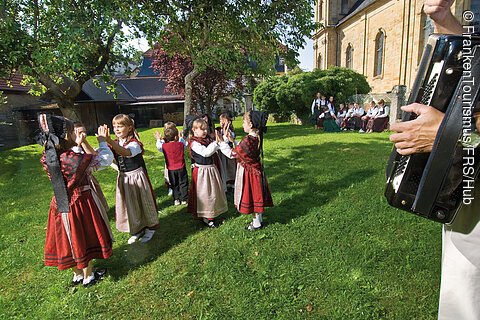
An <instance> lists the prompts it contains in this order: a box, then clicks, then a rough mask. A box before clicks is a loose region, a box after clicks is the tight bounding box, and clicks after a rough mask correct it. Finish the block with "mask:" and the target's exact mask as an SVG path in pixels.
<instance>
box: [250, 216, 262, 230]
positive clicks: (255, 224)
mask: <svg viewBox="0 0 480 320" xmlns="http://www.w3.org/2000/svg"><path fill="white" fill-rule="evenodd" d="M252 223H253V227H254V228H259V227H261V226H262V214H261V213H254V214H253V222H252Z"/></svg>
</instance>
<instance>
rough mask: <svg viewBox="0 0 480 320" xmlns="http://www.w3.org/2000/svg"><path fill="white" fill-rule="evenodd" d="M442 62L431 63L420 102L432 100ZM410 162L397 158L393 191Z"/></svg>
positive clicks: (400, 182)
mask: <svg viewBox="0 0 480 320" xmlns="http://www.w3.org/2000/svg"><path fill="white" fill-rule="evenodd" d="M443 65H444V62H443V61H441V62H437V63H435V64H433V66H432V70H431V72H430V77H429V79H428V81H425V83H426V84H425V86H424V88H423V93H422V97H421V99H420V103H421V104H425V105H429V104H430V102H431V101H432V97H433V93H434V92H435V89H436V87H437V83H438V78H439V75H440V73H441V72H442V68H443ZM412 116H413V117H412V118H411V119H410V120H413V119H414V118H415V117H416V115H412ZM409 162H410V156H401V157H400V158H399V159H398V163H397V167H396V168H395V172H394V174H393V179H392V187H393V190H394V191H395V192H398V190H399V189H400V186H401V184H402V180H403V177H404V174H405V170H406V168H407V166H408V163H409Z"/></svg>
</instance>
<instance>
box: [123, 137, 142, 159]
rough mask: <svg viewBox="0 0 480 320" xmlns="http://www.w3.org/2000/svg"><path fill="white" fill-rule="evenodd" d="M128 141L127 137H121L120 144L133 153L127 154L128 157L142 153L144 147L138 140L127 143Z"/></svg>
mask: <svg viewBox="0 0 480 320" xmlns="http://www.w3.org/2000/svg"><path fill="white" fill-rule="evenodd" d="M126 141H127V139H119V140H118V144H119V145H120V146H121V147H123V148H125V149H128V150H130V152H131V153H132V154H131V155H129V156H127V158H133V157H135V156H136V155H138V154H140V153H142V147H140V145H139V144H138V142H135V141H132V142H130V143H129V144H127V145H125V142H126Z"/></svg>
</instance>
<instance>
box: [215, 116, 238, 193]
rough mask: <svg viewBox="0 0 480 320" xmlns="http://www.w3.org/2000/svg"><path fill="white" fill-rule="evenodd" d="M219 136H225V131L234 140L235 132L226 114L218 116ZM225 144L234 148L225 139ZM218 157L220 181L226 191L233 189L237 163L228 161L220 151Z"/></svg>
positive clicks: (230, 142)
mask: <svg viewBox="0 0 480 320" xmlns="http://www.w3.org/2000/svg"><path fill="white" fill-rule="evenodd" d="M220 126H221V128H220V135H221V136H222V137H224V136H225V137H226V136H227V131H229V132H228V133H229V134H230V137H232V138H233V140H235V130H234V128H233V125H232V119H231V118H230V117H229V115H228V114H227V113H222V114H221V115H220ZM225 142H226V143H228V144H229V145H230V147H233V146H234V142H232V141H229V140H228V139H227V138H225ZM218 156H219V158H220V164H221V171H220V173H221V175H222V180H223V182H224V184H225V185H226V188H227V190H228V189H234V184H235V175H236V171H237V161H236V160H235V159H230V158H228V157H227V156H225V155H224V154H223V153H222V152H221V151H219V152H218Z"/></svg>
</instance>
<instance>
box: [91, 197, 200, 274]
mask: <svg viewBox="0 0 480 320" xmlns="http://www.w3.org/2000/svg"><path fill="white" fill-rule="evenodd" d="M178 208H179V209H178V210H175V211H174V212H172V213H170V214H169V215H168V216H164V217H161V218H160V219H159V229H157V231H156V233H155V235H154V237H153V239H152V240H150V241H149V242H148V243H141V242H136V243H134V244H132V245H129V244H127V243H126V240H125V241H124V243H122V244H121V245H120V246H118V247H116V248H114V250H113V255H112V257H110V258H109V259H108V260H98V261H97V263H96V265H97V266H99V267H102V268H109V274H110V275H111V276H112V277H113V279H114V280H115V281H117V280H119V279H121V278H123V277H124V276H126V275H127V274H129V273H130V272H132V271H134V270H135V269H137V268H139V267H142V266H144V265H146V264H148V263H150V262H152V261H154V260H155V259H156V258H158V257H159V256H161V255H162V254H164V253H165V252H167V251H168V250H169V249H170V248H172V247H174V246H176V245H177V244H179V243H181V242H183V241H184V240H185V239H186V238H187V237H189V236H190V235H192V234H194V233H196V232H198V231H200V230H202V229H204V227H203V224H202V223H200V222H198V221H193V219H192V216H191V215H190V213H188V212H187V211H186V208H185V207H184V206H182V207H178ZM118 241H122V240H118ZM111 266H115V267H111Z"/></svg>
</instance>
